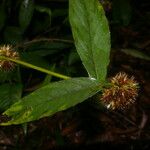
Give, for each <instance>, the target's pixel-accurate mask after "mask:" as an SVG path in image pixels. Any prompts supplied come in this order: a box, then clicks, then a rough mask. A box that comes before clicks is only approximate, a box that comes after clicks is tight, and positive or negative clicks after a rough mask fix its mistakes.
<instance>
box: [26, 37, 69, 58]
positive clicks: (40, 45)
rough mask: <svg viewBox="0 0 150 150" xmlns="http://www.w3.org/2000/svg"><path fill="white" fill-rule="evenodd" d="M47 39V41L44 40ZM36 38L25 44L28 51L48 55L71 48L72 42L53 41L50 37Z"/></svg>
mask: <svg viewBox="0 0 150 150" xmlns="http://www.w3.org/2000/svg"><path fill="white" fill-rule="evenodd" d="M44 40H45V41H44ZM44 40H42V39H41V41H40V40H37V41H36V40H35V41H33V42H31V43H29V44H26V45H25V51H26V52H27V53H32V54H33V53H35V54H36V55H39V56H47V55H51V54H56V53H59V52H60V51H62V50H64V49H67V48H70V46H71V44H68V43H62V42H53V41H49V40H48V39H44Z"/></svg>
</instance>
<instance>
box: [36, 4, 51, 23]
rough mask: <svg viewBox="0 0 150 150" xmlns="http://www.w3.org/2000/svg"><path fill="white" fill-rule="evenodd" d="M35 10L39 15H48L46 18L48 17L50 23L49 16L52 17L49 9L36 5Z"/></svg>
mask: <svg viewBox="0 0 150 150" xmlns="http://www.w3.org/2000/svg"><path fill="white" fill-rule="evenodd" d="M35 9H36V10H37V11H39V12H41V13H46V14H48V16H49V21H50V22H51V15H52V13H51V9H50V8H48V7H43V6H39V5H36V6H35Z"/></svg>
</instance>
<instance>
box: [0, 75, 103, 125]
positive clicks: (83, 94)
mask: <svg viewBox="0 0 150 150" xmlns="http://www.w3.org/2000/svg"><path fill="white" fill-rule="evenodd" d="M100 89H101V86H100V85H99V83H98V82H97V81H96V80H91V79H89V78H73V79H68V80H63V81H60V82H55V83H50V84H49V85H47V86H44V87H42V88H40V89H38V90H37V91H35V92H33V93H31V94H30V95H28V96H26V97H24V98H23V99H22V100H21V101H19V102H17V103H15V104H14V105H12V106H11V107H10V108H9V109H8V110H6V111H5V112H4V114H6V115H7V116H9V117H11V118H12V119H11V120H10V121H8V122H6V123H2V124H1V125H11V124H21V123H24V122H29V121H33V120H37V119H39V118H42V117H46V116H51V115H53V114H54V113H56V112H58V111H62V110H65V109H67V108H69V107H72V106H74V105H76V104H78V103H81V102H82V101H84V100H86V99H87V98H89V97H91V96H93V95H94V94H95V93H97V92H98V91H99V90H100Z"/></svg>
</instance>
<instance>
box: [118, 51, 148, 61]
mask: <svg viewBox="0 0 150 150" xmlns="http://www.w3.org/2000/svg"><path fill="white" fill-rule="evenodd" d="M121 51H122V52H124V53H126V54H127V55H131V56H133V57H136V58H140V59H144V60H150V56H148V55H146V54H144V53H142V52H140V51H138V50H135V49H122V50H121Z"/></svg>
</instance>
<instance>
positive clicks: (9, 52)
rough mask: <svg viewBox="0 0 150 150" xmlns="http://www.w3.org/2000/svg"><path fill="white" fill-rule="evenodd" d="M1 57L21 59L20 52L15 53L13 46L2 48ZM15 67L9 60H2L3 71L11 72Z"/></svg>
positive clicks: (0, 63) (0, 64) (0, 61)
mask: <svg viewBox="0 0 150 150" xmlns="http://www.w3.org/2000/svg"><path fill="white" fill-rule="evenodd" d="M0 56H4V57H9V58H12V59H19V54H18V52H16V51H14V50H13V49H12V47H11V46H9V45H7V46H5V45H4V46H2V47H0ZM14 67H15V63H14V62H12V61H9V60H4V59H2V60H0V69H1V70H3V71H11V70H13V69H14Z"/></svg>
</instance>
